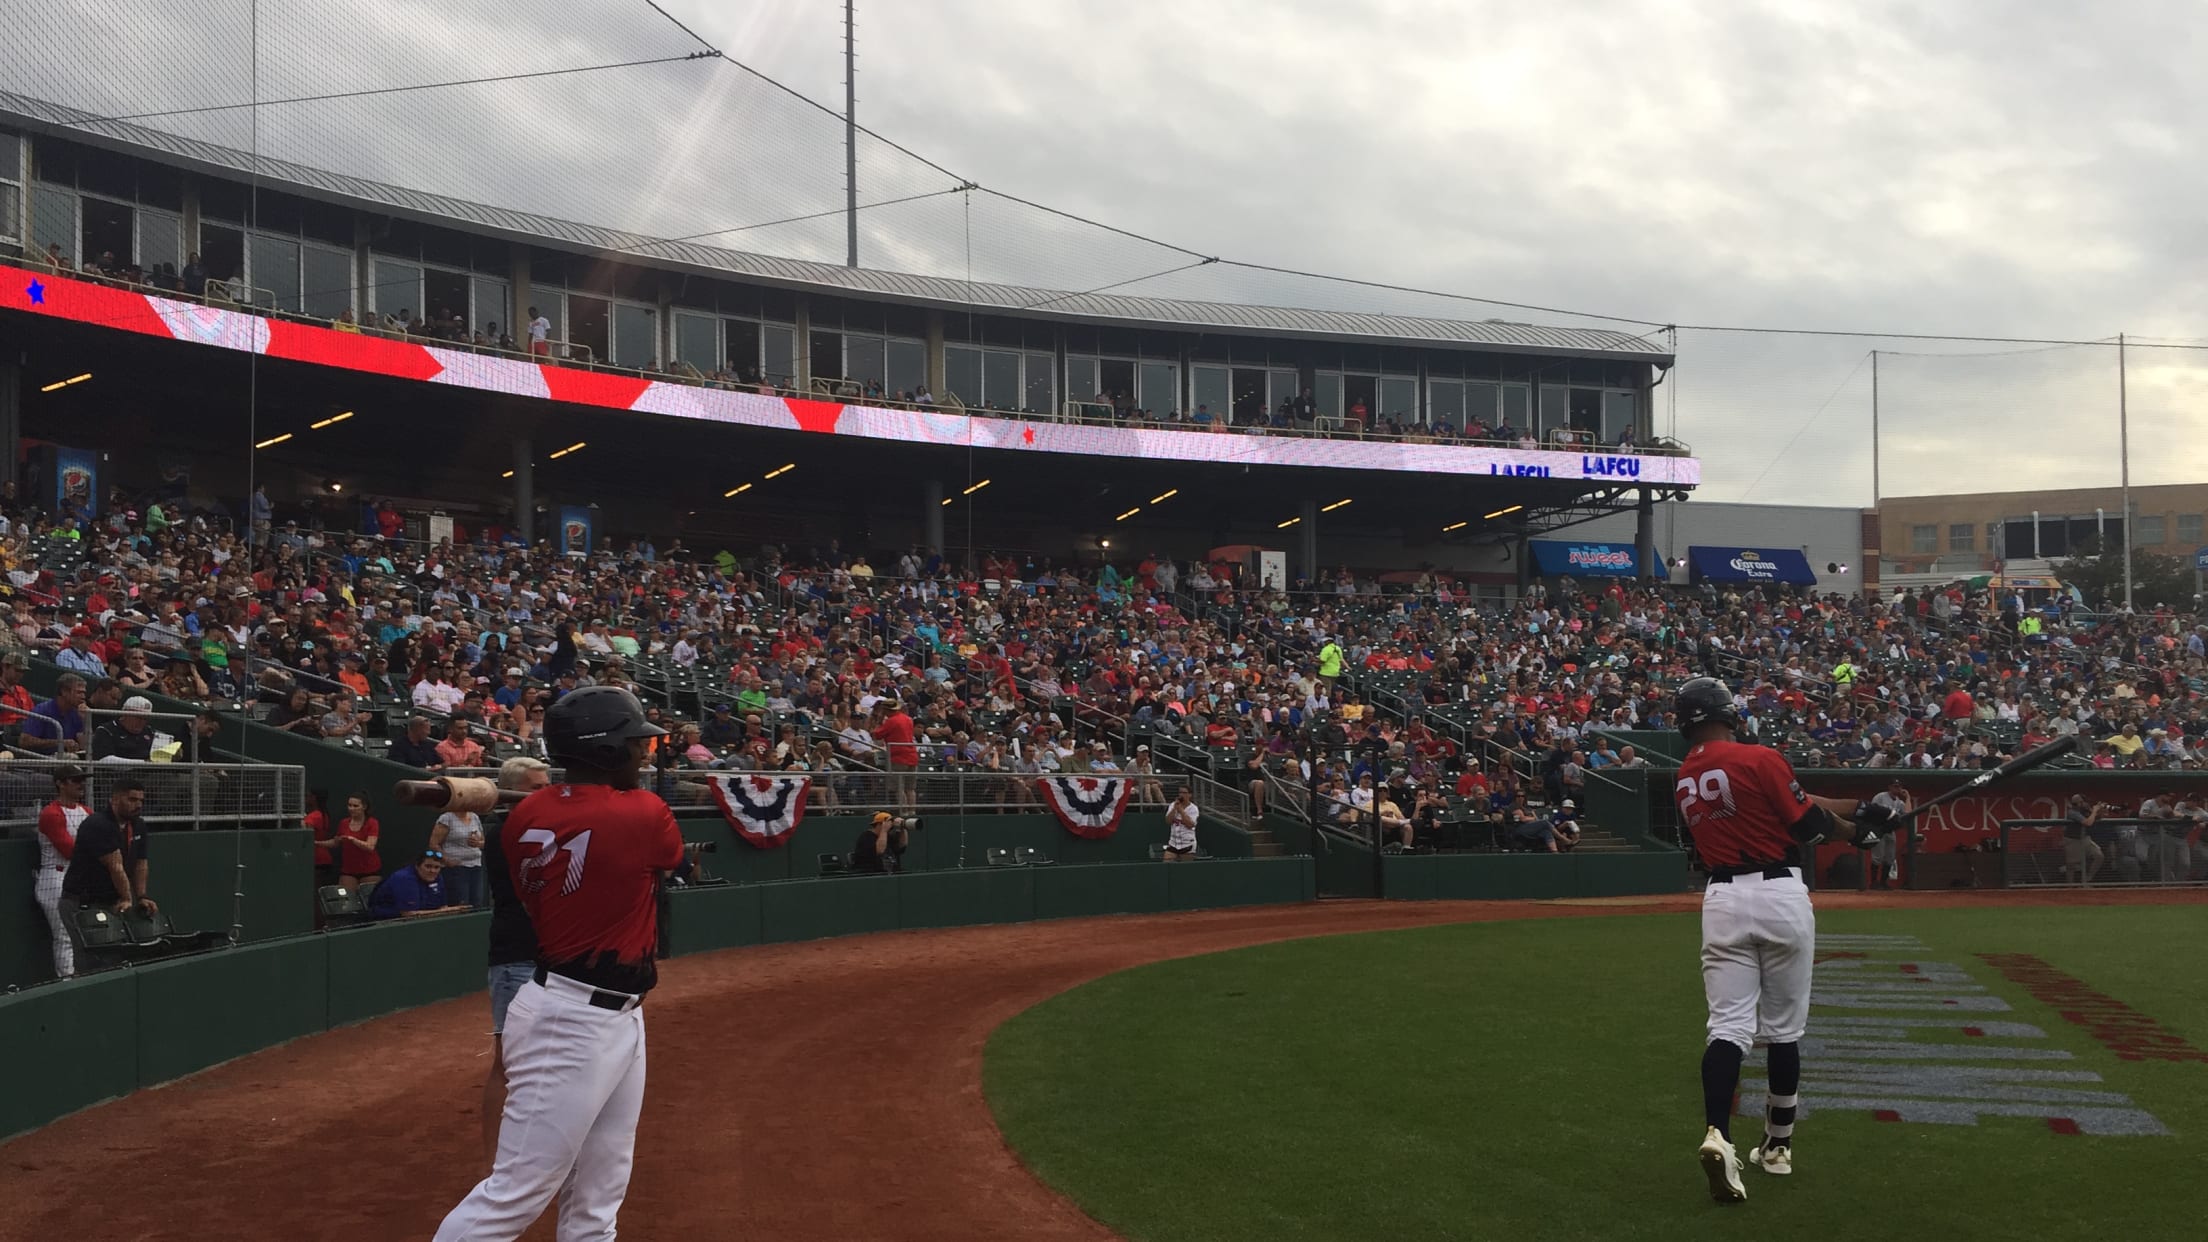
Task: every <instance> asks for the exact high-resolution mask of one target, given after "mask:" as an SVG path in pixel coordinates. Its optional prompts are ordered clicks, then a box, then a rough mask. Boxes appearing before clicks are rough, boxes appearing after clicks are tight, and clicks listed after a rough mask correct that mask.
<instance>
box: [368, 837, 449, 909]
mask: <svg viewBox="0 0 2208 1242" xmlns="http://www.w3.org/2000/svg"><path fill="white" fill-rule="evenodd" d="M444 870H445V855H444V853H443V851H441V850H423V851H422V856H421V857H420V858H418V859H416V860H415V861H414V865H413V866H411V867H408V868H407V869H405V870H404V871H394V872H392V873H391V874H390V876H389V877H388V878H386V879H385V880H384V882H383V883H381V884H378V885H376V891H375V893H374V894H373V895H371V896H370V897H369V898H368V913H369V914H370V915H372V916H373V917H375V918H378V919H411V918H419V917H421V916H422V915H425V914H442V913H444V911H445V908H446V907H445V878H444ZM456 908H463V909H464V908H465V907H456Z"/></svg>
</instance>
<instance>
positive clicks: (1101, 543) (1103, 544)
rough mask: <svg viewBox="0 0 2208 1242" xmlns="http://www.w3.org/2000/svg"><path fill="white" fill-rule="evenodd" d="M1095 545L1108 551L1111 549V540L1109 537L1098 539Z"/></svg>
mask: <svg viewBox="0 0 2208 1242" xmlns="http://www.w3.org/2000/svg"><path fill="white" fill-rule="evenodd" d="M1096 546H1097V547H1100V548H1102V549H1104V550H1105V551H1106V552H1109V551H1111V550H1112V541H1111V540H1109V539H1099V540H1097V541H1096Z"/></svg>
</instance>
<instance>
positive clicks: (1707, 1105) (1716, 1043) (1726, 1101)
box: [1702, 1039, 1801, 1140]
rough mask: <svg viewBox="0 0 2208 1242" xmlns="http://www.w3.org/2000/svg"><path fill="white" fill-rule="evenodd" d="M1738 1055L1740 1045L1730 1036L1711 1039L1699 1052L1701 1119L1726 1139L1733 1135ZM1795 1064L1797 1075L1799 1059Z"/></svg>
mask: <svg viewBox="0 0 2208 1242" xmlns="http://www.w3.org/2000/svg"><path fill="white" fill-rule="evenodd" d="M1787 1046H1788V1047H1789V1048H1791V1047H1793V1045H1791V1044H1789V1045H1787ZM1740 1058H1741V1052H1740V1045H1739V1044H1736V1043H1734V1042H1733V1041H1732V1040H1729V1039H1713V1040H1711V1041H1710V1046H1709V1047H1708V1048H1706V1049H1704V1050H1703V1052H1702V1121H1703V1123H1704V1124H1705V1125H1708V1126H1709V1127H1710V1128H1711V1129H1714V1130H1716V1131H1717V1132H1718V1133H1719V1134H1722V1135H1724V1136H1725V1137H1726V1139H1728V1140H1730V1139H1731V1138H1732V1137H1733V1093H1734V1092H1735V1091H1736V1090H1738V1088H1739V1087H1740ZM1794 1064H1795V1072H1796V1073H1797V1074H1799V1073H1800V1069H1801V1060H1800V1058H1796V1060H1795V1062H1794ZM1776 1072H1777V1071H1776V1070H1774V1071H1773V1073H1774V1075H1776ZM1773 1087H1774V1089H1776V1078H1775V1077H1774V1081H1773Z"/></svg>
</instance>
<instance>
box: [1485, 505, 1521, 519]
mask: <svg viewBox="0 0 2208 1242" xmlns="http://www.w3.org/2000/svg"><path fill="white" fill-rule="evenodd" d="M1523 508H1525V506H1524V505H1512V506H1511V507H1509V508H1508V509H1497V510H1496V511H1495V512H1493V513H1490V514H1488V515H1486V516H1485V517H1483V518H1481V519H1480V520H1481V521H1483V522H1492V521H1494V520H1495V519H1496V518H1499V517H1501V516H1503V515H1504V514H1506V513H1516V512H1518V511H1519V510H1520V509H1523Z"/></svg>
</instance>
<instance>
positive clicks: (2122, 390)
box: [2116, 332, 2132, 612]
mask: <svg viewBox="0 0 2208 1242" xmlns="http://www.w3.org/2000/svg"><path fill="white" fill-rule="evenodd" d="M2124 362H2125V357H2124V334H2123V333H2121V332H2119V333H2117V334H2116V446H2117V449H2116V451H2117V452H2118V454H2120V455H2121V457H2122V459H2123V463H2122V470H2123V492H2124V611H2125V612H2130V611H2131V521H2132V514H2131V397H2130V391H2129V388H2128V385H2127V384H2126V380H2127V379H2128V378H2129V377H2128V376H2126V375H2125V373H2124Z"/></svg>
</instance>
